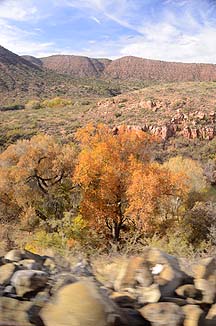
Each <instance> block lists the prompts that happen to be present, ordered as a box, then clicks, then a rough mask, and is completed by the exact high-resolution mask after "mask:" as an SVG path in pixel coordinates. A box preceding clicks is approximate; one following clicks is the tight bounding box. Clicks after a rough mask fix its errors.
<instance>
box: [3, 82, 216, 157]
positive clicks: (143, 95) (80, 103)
mask: <svg viewBox="0 0 216 326" xmlns="http://www.w3.org/2000/svg"><path fill="white" fill-rule="evenodd" d="M215 90H216V83H214V82H208V83H206V82H202V83H193V82H189V83H172V84H162V85H155V86H149V87H146V88H144V89H142V90H137V91H134V92H128V93H125V94H122V95H119V96H115V97H112V98H102V99H99V100H98V99H95V98H92V97H91V96H88V97H87V96H84V97H83V98H82V97H81V98H79V99H77V98H74V97H71V98H69V99H67V100H65V99H64V98H63V97H56V98H53V99H47V100H34V99H32V100H31V99H30V100H29V101H27V102H26V105H25V108H24V107H23V109H22V110H7V108H6V110H5V111H2V112H1V116H0V124H1V129H0V130H1V131H0V144H1V146H2V147H3V148H4V147H6V146H7V145H8V144H10V143H13V142H14V141H16V140H17V139H22V138H29V137H31V136H32V135H35V134H37V133H48V134H50V135H56V136H59V137H62V138H63V139H64V141H66V142H67V141H70V140H71V139H73V133H74V131H76V130H77V128H79V127H81V126H83V125H85V124H86V123H89V122H94V123H100V122H102V123H106V124H108V125H109V126H110V127H111V128H116V127H118V126H119V125H122V124H125V125H127V126H130V127H131V128H138V129H141V130H143V131H146V132H149V133H152V134H154V135H156V136H157V137H158V138H159V139H160V140H161V141H160V145H159V147H160V150H159V153H160V155H159V158H161V159H163V157H164V156H167V155H168V156H169V155H171V156H175V155H177V154H184V155H188V156H191V157H194V158H196V159H202V160H208V159H209V158H211V156H212V155H213V154H214V146H215V113H216V95H215V94H216V93H215Z"/></svg>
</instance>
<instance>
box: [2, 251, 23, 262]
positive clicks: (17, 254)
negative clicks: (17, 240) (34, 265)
mask: <svg viewBox="0 0 216 326" xmlns="http://www.w3.org/2000/svg"><path fill="white" fill-rule="evenodd" d="M4 258H5V259H6V260H9V261H14V262H15V261H16V262H18V261H20V260H22V259H25V253H24V251H23V250H19V249H13V250H10V251H9V252H8V253H7V254H6V255H5V256H4Z"/></svg>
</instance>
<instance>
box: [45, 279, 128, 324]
mask: <svg viewBox="0 0 216 326" xmlns="http://www.w3.org/2000/svg"><path fill="white" fill-rule="evenodd" d="M40 316H41V318H42V320H43V322H44V324H45V325H46V326H65V325H71V326H73V325H74V326H84V325H85V326H95V325H97V326H108V325H110V326H111V325H125V324H127V323H126V321H125V323H124V322H123V320H122V318H121V317H120V314H118V312H117V306H116V305H115V304H114V303H113V302H111V300H109V298H108V297H104V295H102V293H100V291H99V289H98V287H97V286H96V285H95V283H93V282H91V281H80V282H76V283H73V284H69V285H67V286H64V287H63V288H61V289H60V290H59V291H58V292H57V294H56V296H55V297H54V300H53V301H52V302H50V303H48V304H46V305H45V307H44V308H42V310H41V312H40Z"/></svg>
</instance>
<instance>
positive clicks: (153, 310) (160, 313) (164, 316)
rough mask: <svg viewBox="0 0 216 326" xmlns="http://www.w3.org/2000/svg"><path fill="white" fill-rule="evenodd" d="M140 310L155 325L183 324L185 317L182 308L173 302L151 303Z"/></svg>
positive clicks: (173, 325)
mask: <svg viewBox="0 0 216 326" xmlns="http://www.w3.org/2000/svg"><path fill="white" fill-rule="evenodd" d="M139 312H140V313H141V315H142V316H143V317H144V318H145V319H147V320H148V321H150V322H151V325H153V326H181V325H182V322H183V319H184V314H183V312H182V309H181V308H180V307H179V306H178V305H176V304H175V303H171V302H159V303H151V304H148V305H146V306H144V307H143V308H141V309H139Z"/></svg>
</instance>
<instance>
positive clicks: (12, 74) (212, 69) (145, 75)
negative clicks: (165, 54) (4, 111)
mask: <svg viewBox="0 0 216 326" xmlns="http://www.w3.org/2000/svg"><path fill="white" fill-rule="evenodd" d="M190 81H199V82H200V81H206V82H209V81H216V65H215V64H202V63H201V64H196V63H192V64H190V63H174V62H165V61H158V60H150V59H143V58H138V57H134V56H126V57H122V58H119V59H115V60H109V59H106V58H102V59H100V58H99V59H96V58H89V57H85V56H76V55H54V56H49V57H44V58H35V57H33V56H29V55H26V56H19V55H17V54H15V53H13V52H11V51H9V50H7V49H5V48H3V47H1V46H0V104H1V105H2V104H5V103H6V104H10V103H21V104H22V103H25V102H26V101H28V100H29V99H38V98H39V99H42V98H49V97H56V96H63V97H66V98H67V97H69V98H71V97H73V98H74V97H75V98H79V97H80V96H81V97H91V96H93V97H102V96H105V97H108V96H110V95H115V94H120V93H124V92H127V91H130V90H135V89H141V88H143V87H146V86H148V85H151V84H152V83H153V84H154V83H170V82H190Z"/></svg>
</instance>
